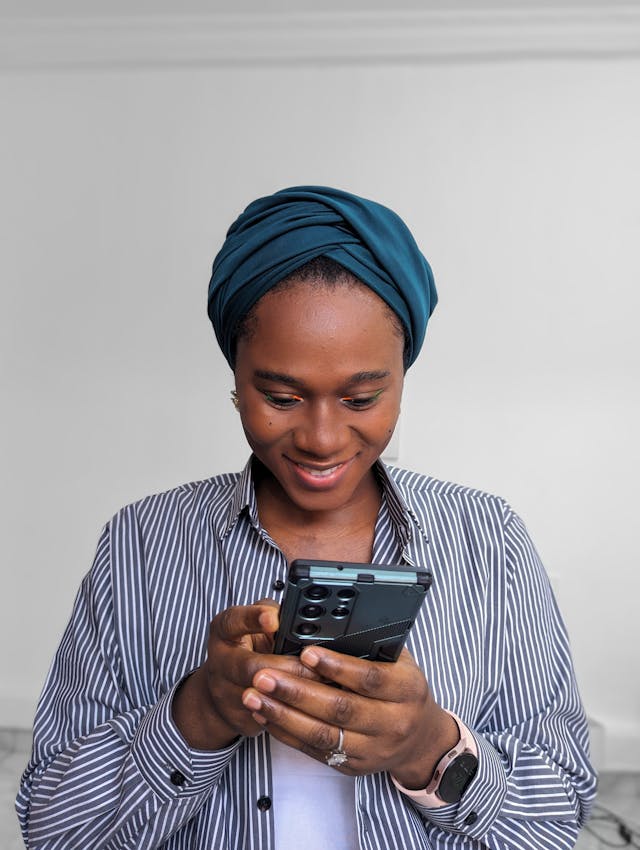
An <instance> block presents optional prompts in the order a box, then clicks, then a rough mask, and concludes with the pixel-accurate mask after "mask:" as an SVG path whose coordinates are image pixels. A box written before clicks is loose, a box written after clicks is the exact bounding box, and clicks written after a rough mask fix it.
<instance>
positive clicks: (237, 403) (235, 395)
mask: <svg viewBox="0 0 640 850" xmlns="http://www.w3.org/2000/svg"><path fill="white" fill-rule="evenodd" d="M231 404H232V405H233V406H234V407H235V409H236V410H239V409H240V399H239V398H238V393H237V392H236V391H235V390H231Z"/></svg>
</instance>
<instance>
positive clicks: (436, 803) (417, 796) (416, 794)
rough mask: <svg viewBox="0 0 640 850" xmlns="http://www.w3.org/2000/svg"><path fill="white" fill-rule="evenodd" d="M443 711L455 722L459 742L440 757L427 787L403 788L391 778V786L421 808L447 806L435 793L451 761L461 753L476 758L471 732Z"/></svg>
mask: <svg viewBox="0 0 640 850" xmlns="http://www.w3.org/2000/svg"><path fill="white" fill-rule="evenodd" d="M445 711H446V712H447V714H450V715H451V717H453V719H454V720H455V721H456V724H457V726H458V731H459V732H460V740H459V741H458V743H457V744H456V745H455V747H453V749H451V750H447V752H446V753H445V754H444V755H443V756H442V758H441V759H440V761H439V762H438V764H437V765H436V767H435V770H434V771H433V776H432V777H431V781H430V782H429V784H428V785H427V787H426V788H424V789H418V790H413V789H411V788H405V787H404V785H401V784H400V783H399V782H398V781H397V780H396V779H395V778H394V777H393V776H392V777H391V779H392V781H393V784H394V785H395V786H396V788H397V789H398V790H399V791H402V793H403V794H405V795H406V796H407V797H410V798H411V799H412V800H415V801H416V803H420V804H421V805H422V806H427V807H429V808H438V807H440V806H446V805H449V804H448V803H445V802H444V801H443V800H441V799H440V797H438V794H437V791H438V788H439V786H440V780H441V779H442V775H443V773H444V772H445V770H446V769H447V767H448V766H449V765H450V764H451V762H452V761H453V759H454V758H456V757H457V756H459V755H461V754H462V753H473V755H474V756H476V757H477V756H478V747H477V745H476V742H475V739H474V737H473V735H472V734H471V732H470V731H469V730H468V729H467V727H466V726H465V725H464V723H463V722H462V720H460V718H459V717H458V716H457V714H454V713H453V712H452V711H448V710H447V709H445Z"/></svg>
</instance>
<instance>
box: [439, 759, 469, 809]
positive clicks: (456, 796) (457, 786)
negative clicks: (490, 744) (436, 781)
mask: <svg viewBox="0 0 640 850" xmlns="http://www.w3.org/2000/svg"><path fill="white" fill-rule="evenodd" d="M477 770H478V759H477V758H476V757H475V756H474V755H473V753H461V754H460V755H459V756H456V758H454V760H453V761H452V762H451V764H450V765H449V766H448V767H447V769H446V770H445V772H444V773H443V774H442V779H441V780H440V785H439V787H438V791H437V794H438V797H440V799H441V800H443V801H444V802H445V803H457V802H459V801H460V799H461V797H462V795H463V794H464V792H465V791H466V790H467V787H468V785H469V783H470V782H471V780H472V779H473V777H474V776H475V775H476V771H477Z"/></svg>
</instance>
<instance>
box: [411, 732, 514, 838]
mask: <svg viewBox="0 0 640 850" xmlns="http://www.w3.org/2000/svg"><path fill="white" fill-rule="evenodd" d="M470 735H471V737H472V738H473V740H474V741H475V744H476V746H477V748H478V770H477V772H476V775H475V776H474V777H473V779H472V780H471V782H470V783H469V786H468V788H467V789H466V791H465V792H464V794H463V796H462V799H461V800H460V802H459V803H452V804H446V805H441V806H438V807H434V806H425V805H422V804H421V803H419V802H418V801H417V800H413V799H412V803H413V805H414V806H415V808H416V809H417V810H418V811H419V812H420V814H422V815H423V817H424V818H425V819H426V820H428V821H429V822H430V823H432V824H434V825H435V826H439V827H440V828H441V829H443V830H446V831H447V832H458V833H461V834H463V835H468V836H469V837H470V838H475V839H478V840H481V839H482V838H483V837H484V836H486V834H487V832H488V831H489V830H490V829H491V827H492V825H493V823H494V821H495V820H496V818H497V817H498V815H499V814H500V810H501V809H502V805H503V803H504V799H505V797H506V795H507V772H506V769H505V767H506V765H505V764H504V763H503V761H502V757H501V756H500V753H499V752H498V751H497V750H496V749H495V748H494V747H492V746H491V744H489V743H488V741H486V740H485V739H484V738H483V737H482V736H481V735H477V734H475V733H474V732H470Z"/></svg>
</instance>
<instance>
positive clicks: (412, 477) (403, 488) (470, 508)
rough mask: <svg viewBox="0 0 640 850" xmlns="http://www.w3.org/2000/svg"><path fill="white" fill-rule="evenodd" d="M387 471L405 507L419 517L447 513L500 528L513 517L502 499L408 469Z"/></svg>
mask: <svg viewBox="0 0 640 850" xmlns="http://www.w3.org/2000/svg"><path fill="white" fill-rule="evenodd" d="M386 469H387V472H388V473H389V475H390V477H391V479H392V481H393V482H394V483H395V485H396V487H397V488H398V490H399V491H400V493H401V495H402V497H403V498H404V500H405V502H406V503H407V507H408V508H409V509H410V510H412V511H414V512H416V513H418V514H419V515H420V514H424V513H427V514H429V515H430V516H431V517H433V516H434V515H439V514H443V513H446V514H448V515H453V514H455V515H457V516H459V517H463V516H465V515H470V516H474V517H476V518H477V517H479V516H486V517H487V518H489V517H493V518H495V519H496V520H499V521H500V522H501V523H502V524H506V523H507V522H509V521H510V520H511V519H512V518H513V517H514V516H515V514H514V512H513V509H512V508H511V506H510V505H509V504H508V503H507V502H506V501H505V500H504V499H503V498H502V497H501V496H497V495H494V494H492V493H488V492H486V491H484V490H479V489H477V488H474V487H469V486H466V485H464V484H456V483H454V482H451V481H443V480H441V479H438V478H433V477H432V476H430V475H425V474H423V473H420V472H415V471H413V470H410V469H402V468H400V467H393V466H391V467H386Z"/></svg>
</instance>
